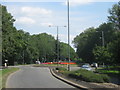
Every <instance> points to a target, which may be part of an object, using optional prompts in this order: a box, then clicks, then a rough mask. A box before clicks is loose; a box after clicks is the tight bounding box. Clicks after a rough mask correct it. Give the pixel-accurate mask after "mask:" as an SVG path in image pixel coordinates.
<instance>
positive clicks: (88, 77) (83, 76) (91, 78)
mask: <svg viewBox="0 0 120 90" xmlns="http://www.w3.org/2000/svg"><path fill="white" fill-rule="evenodd" d="M69 76H70V77H72V78H76V79H79V80H84V81H87V82H97V83H103V82H109V77H108V76H107V75H104V74H95V73H93V72H92V71H87V70H83V69H80V70H77V71H74V72H71V73H69Z"/></svg>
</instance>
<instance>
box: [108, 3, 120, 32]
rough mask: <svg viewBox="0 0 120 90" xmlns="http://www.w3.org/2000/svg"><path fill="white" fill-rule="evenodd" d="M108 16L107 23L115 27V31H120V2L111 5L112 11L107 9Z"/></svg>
mask: <svg viewBox="0 0 120 90" xmlns="http://www.w3.org/2000/svg"><path fill="white" fill-rule="evenodd" d="M109 14H110V16H108V19H109V21H110V22H112V23H113V24H114V25H115V28H116V30H119V31H120V1H119V2H118V4H115V5H113V7H112V9H109Z"/></svg>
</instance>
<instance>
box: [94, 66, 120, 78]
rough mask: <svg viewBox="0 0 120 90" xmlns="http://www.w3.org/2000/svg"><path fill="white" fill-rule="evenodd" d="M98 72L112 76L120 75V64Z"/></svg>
mask: <svg viewBox="0 0 120 90" xmlns="http://www.w3.org/2000/svg"><path fill="white" fill-rule="evenodd" d="M96 72H97V73H101V74H107V75H109V76H111V77H118V78H119V76H120V66H107V67H103V68H100V69H97V70H96Z"/></svg>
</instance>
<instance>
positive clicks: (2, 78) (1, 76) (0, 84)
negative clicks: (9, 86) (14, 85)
mask: <svg viewBox="0 0 120 90" xmlns="http://www.w3.org/2000/svg"><path fill="white" fill-rule="evenodd" d="M17 70H19V68H6V69H3V70H1V71H0V89H1V88H5V84H6V80H7V77H8V76H9V75H10V74H11V73H13V72H15V71H17Z"/></svg>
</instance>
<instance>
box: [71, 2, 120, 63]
mask: <svg viewBox="0 0 120 90" xmlns="http://www.w3.org/2000/svg"><path fill="white" fill-rule="evenodd" d="M73 43H74V46H75V47H76V48H77V52H76V53H77V55H78V56H79V58H81V59H80V61H81V62H88V63H92V62H97V63H99V64H102V63H105V64H108V65H119V64H120V63H119V60H120V2H118V3H117V4H115V5H113V7H112V8H111V9H109V16H108V21H107V22H105V23H103V24H101V25H100V26H99V27H98V28H94V27H90V28H88V29H86V30H85V31H84V32H82V33H80V34H79V35H77V36H76V37H75V38H74V40H73Z"/></svg>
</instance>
